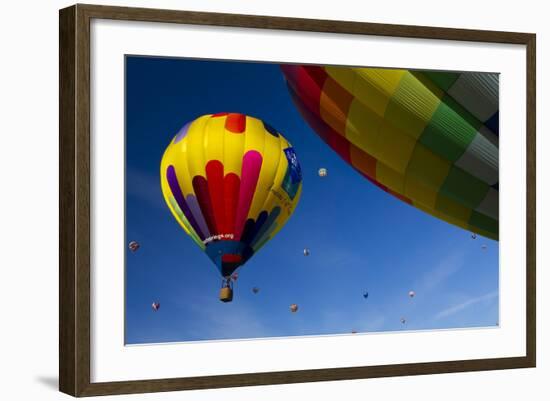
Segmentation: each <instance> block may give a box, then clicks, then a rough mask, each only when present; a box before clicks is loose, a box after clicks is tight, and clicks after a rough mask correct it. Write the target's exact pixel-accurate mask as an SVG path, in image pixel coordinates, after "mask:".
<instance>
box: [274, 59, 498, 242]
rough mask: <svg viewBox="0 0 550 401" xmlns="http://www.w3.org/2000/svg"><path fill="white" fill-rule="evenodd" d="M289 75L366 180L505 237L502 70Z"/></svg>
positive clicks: (317, 126) (305, 70) (314, 117)
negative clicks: (501, 224) (501, 213)
mask: <svg viewBox="0 0 550 401" xmlns="http://www.w3.org/2000/svg"><path fill="white" fill-rule="evenodd" d="M281 69H282V71H283V73H284V75H285V77H286V81H287V86H288V88H289V91H290V93H291V95H292V97H293V100H294V102H295V104H296V106H297V107H298V109H299V110H300V113H301V114H302V116H303V117H304V119H305V120H306V121H307V122H308V123H309V125H310V126H311V127H312V128H313V129H314V131H315V132H316V133H317V134H318V135H319V136H320V137H321V138H322V139H323V140H324V141H325V142H326V143H327V144H328V145H329V146H331V147H332V149H333V150H334V151H336V152H337V153H338V154H339V155H340V156H341V157H342V158H343V159H344V160H345V161H346V162H348V163H349V164H351V165H352V166H353V167H354V168H355V169H356V170H357V171H359V172H360V173H361V174H362V175H363V176H365V177H366V178H367V179H368V180H370V181H371V182H373V183H374V184H376V185H378V186H379V187H380V188H382V189H383V190H385V191H387V192H389V193H390V194H392V195H394V196H396V197H397V198H399V199H401V200H402V201H404V202H406V203H408V204H411V205H413V206H415V207H417V208H418V209H420V210H423V211H425V212H427V213H429V214H431V215H433V216H435V217H437V218H440V219H442V220H445V221H447V222H449V223H452V224H455V225H457V226H459V227H462V228H464V229H467V230H470V231H473V232H475V233H478V234H481V235H484V236H486V237H489V238H492V239H498V199H499V198H498V74H492V73H454V72H431V71H410V70H401V69H378V68H350V67H319V66H301V65H283V66H281Z"/></svg>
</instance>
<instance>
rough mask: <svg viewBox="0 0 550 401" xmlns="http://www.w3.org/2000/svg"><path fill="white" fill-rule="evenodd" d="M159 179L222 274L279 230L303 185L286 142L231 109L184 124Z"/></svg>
mask: <svg viewBox="0 0 550 401" xmlns="http://www.w3.org/2000/svg"><path fill="white" fill-rule="evenodd" d="M160 176H161V186H162V193H163V195H164V199H165V201H166V203H167V205H168V207H169V208H170V211H171V212H172V214H173V215H174V217H175V218H176V220H177V221H178V223H179V224H180V225H181V227H182V228H183V229H184V230H185V232H186V233H187V234H188V235H189V236H190V237H191V238H192V239H193V240H194V241H195V242H196V243H197V245H198V246H200V247H201V248H202V249H203V250H204V251H205V252H206V254H207V255H208V256H209V257H210V259H211V260H212V261H213V262H214V263H215V265H216V266H217V268H218V270H219V271H220V274H221V275H222V276H223V277H226V278H228V277H230V276H231V274H232V273H233V272H234V271H235V270H236V269H237V268H238V267H239V266H241V265H243V264H244V263H245V262H246V261H247V260H248V259H250V257H252V255H254V253H255V252H257V251H258V250H259V249H260V248H261V247H262V246H263V245H264V244H266V243H267V241H269V239H270V238H272V237H273V236H274V235H275V234H276V233H277V232H278V231H279V230H280V229H281V228H282V227H283V225H284V224H285V223H286V221H287V220H288V219H289V217H290V216H291V215H292V213H293V211H294V209H295V207H296V205H297V204H298V200H299V199H300V194H301V190H302V172H301V169H300V163H299V162H298V158H297V157H296V153H295V152H294V149H293V148H292V146H291V145H290V144H289V143H288V141H287V140H286V139H285V138H284V137H283V136H282V135H281V134H280V133H279V132H277V131H276V130H275V129H274V128H273V127H271V126H270V125H268V124H266V123H264V122H263V121H261V120H259V119H257V118H254V117H250V116H246V115H244V114H237V113H219V114H210V115H205V116H202V117H199V118H197V119H196V120H194V121H191V122H190V123H188V124H186V125H185V126H184V127H183V128H182V129H181V130H180V131H179V132H178V133H177V134H176V136H175V137H174V138H173V140H172V141H171V142H170V144H169V145H168V147H167V148H166V151H165V152H164V155H163V157H162V161H161V167H160Z"/></svg>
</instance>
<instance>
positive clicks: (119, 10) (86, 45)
mask: <svg viewBox="0 0 550 401" xmlns="http://www.w3.org/2000/svg"><path fill="white" fill-rule="evenodd" d="M92 18H101V19H115V20H133V21H150V22H170V23H181V24H194V25H212V26H226V27H242V28H268V29H282V30H294V31H311V32H330V33H346V34H359V35H377V36H394V37H404V38H425V39H444V40H458V41H476V42H493V43H510V44H520V45H525V46H526V48H527V59H526V65H527V121H526V124H527V138H526V140H527V194H526V196H527V244H526V247H527V260H526V279H527V280H526V281H527V310H526V313H527V324H526V328H525V329H526V333H527V336H526V339H527V341H526V350H527V354H526V356H524V357H512V358H493V359H476V360H461V361H442V362H430V363H409V364H398V365H381V366H366V367H350V368H329V369H314V370H300V371H283V372H268V373H250V374H231V375H222V376H202V377H188V378H171V379H157V380H136V381H123V382H102V383H91V382H90V246H89V243H90V103H89V97H90V20H91V19H92ZM535 49H536V35H535V34H531V33H515V32H496V31H481V30H467V29H452V28H435V27H422V26H405V25H388V24H372V23H363V22H349V21H329V20H313V19H301V18H283V17H267V16H252V15H237V14H218V13H203V12H193V11H171V10H156V9H143V8H126V7H110V6H96V5H83V4H77V5H74V6H71V7H68V8H65V9H62V10H60V12H59V93H60V101H59V130H60V139H59V154H60V164H59V229H60V234H59V389H60V391H62V392H64V393H67V394H70V395H73V396H93V395H106V394H123V393H144V392H155V391H173V390H188V389H204V388H220V387H236V386H251V385H265V384H281V383H298V382H314V381H324V380H349V379H362V378H370V377H389V376H401V375H421V374H433V373H448V372H465V371H481V370H494V369H510V368H526V367H535V364H536V304H535V300H536V294H535V290H536V285H535V284H536V276H535V275H536V269H535V235H536V234H535V206H536V201H535V194H536V192H535V191H536V189H535V157H536V154H535V120H536V103H535V102H536V92H535V91H536V88H535V83H536V78H535V74H536V65H535V64H536V59H535Z"/></svg>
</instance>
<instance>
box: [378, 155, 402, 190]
mask: <svg viewBox="0 0 550 401" xmlns="http://www.w3.org/2000/svg"><path fill="white" fill-rule="evenodd" d="M376 180H377V181H378V182H379V183H380V184H382V185H385V186H386V187H388V188H390V189H391V190H393V191H395V192H397V193H399V194H403V192H404V189H405V178H404V176H403V175H402V174H399V173H398V172H397V171H395V170H393V169H391V168H390V167H388V166H386V165H385V164H384V163H382V162H380V161H378V163H376Z"/></svg>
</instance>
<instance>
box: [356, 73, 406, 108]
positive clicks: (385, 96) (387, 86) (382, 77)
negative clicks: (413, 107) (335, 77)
mask: <svg viewBox="0 0 550 401" xmlns="http://www.w3.org/2000/svg"><path fill="white" fill-rule="evenodd" d="M354 71H355V72H356V74H357V79H356V80H355V84H354V88H353V94H354V95H355V96H356V97H357V98H358V99H359V100H360V101H361V102H362V103H363V104H365V105H367V106H368V107H369V108H371V109H372V110H373V111H374V112H375V113H376V114H378V115H379V116H380V117H383V116H384V114H385V112H386V107H387V106H388V103H389V101H390V98H391V97H392V95H393V93H394V92H395V90H396V89H397V87H398V85H399V82H400V80H401V79H402V77H403V76H404V74H405V70H385V69H377V68H355V69H354Z"/></svg>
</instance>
